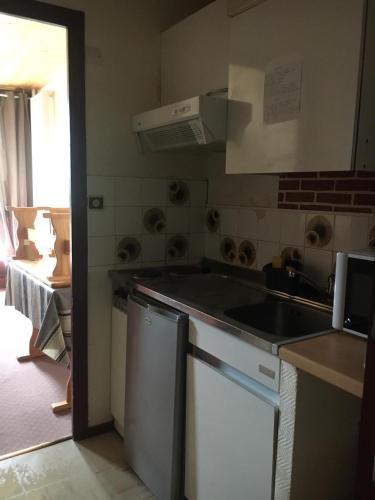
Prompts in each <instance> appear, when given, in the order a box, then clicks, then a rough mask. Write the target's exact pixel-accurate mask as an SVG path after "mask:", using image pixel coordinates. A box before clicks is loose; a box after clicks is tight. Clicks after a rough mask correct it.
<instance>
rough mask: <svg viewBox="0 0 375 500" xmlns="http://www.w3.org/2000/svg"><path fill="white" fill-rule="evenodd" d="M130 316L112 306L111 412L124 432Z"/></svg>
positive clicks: (116, 425) (116, 424)
mask: <svg viewBox="0 0 375 500" xmlns="http://www.w3.org/2000/svg"><path fill="white" fill-rule="evenodd" d="M127 322H128V316H127V314H126V313H124V312H123V311H120V310H119V309H117V308H116V307H112V354H111V413H112V415H113V418H114V420H115V427H116V429H117V431H118V432H119V433H120V434H121V435H122V436H123V434H124V410H125V366H126V365H125V362H126V333H127Z"/></svg>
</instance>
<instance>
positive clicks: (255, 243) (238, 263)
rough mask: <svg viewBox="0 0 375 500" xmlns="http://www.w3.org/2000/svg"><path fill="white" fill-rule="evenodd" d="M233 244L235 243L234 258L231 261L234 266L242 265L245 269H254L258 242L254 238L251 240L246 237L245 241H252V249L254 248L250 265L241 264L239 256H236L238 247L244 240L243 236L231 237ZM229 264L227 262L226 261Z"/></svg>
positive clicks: (256, 260)
mask: <svg viewBox="0 0 375 500" xmlns="http://www.w3.org/2000/svg"><path fill="white" fill-rule="evenodd" d="M233 240H234V242H235V244H236V259H235V261H234V262H233V265H235V266H240V267H244V268H245V269H246V268H247V269H256V268H257V262H258V242H257V241H256V240H251V239H250V238H246V240H247V241H250V243H252V245H253V247H254V250H255V259H254V262H253V263H252V264H251V266H242V264H241V262H240V260H239V258H238V254H239V249H240V245H241V243H242V242H243V241H245V238H243V237H241V238H239V237H237V238H233ZM228 264H229V262H228Z"/></svg>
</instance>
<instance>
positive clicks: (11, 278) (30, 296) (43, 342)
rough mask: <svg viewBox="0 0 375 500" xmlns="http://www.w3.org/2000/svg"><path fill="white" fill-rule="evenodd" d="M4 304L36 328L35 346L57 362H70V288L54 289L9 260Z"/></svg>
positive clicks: (66, 364) (67, 364)
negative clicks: (23, 316) (28, 320)
mask: <svg viewBox="0 0 375 500" xmlns="http://www.w3.org/2000/svg"><path fill="white" fill-rule="evenodd" d="M5 304H6V305H8V306H14V307H15V308H16V310H17V311H19V312H21V313H22V314H24V315H25V316H27V317H28V318H29V319H30V320H31V323H32V325H33V327H34V328H36V329H38V330H39V334H38V337H37V340H36V343H35V347H37V348H38V349H40V350H41V351H42V352H43V353H44V354H46V355H47V356H49V357H50V358H52V359H54V360H55V361H57V362H58V363H60V364H62V365H64V366H69V363H70V356H69V352H70V351H71V347H72V330H71V304H72V295H71V288H70V287H67V288H59V289H53V288H51V287H50V286H48V285H46V284H45V283H43V282H42V281H41V280H40V279H39V278H37V277H36V276H33V275H32V274H31V273H29V272H27V271H26V270H25V269H22V268H20V267H19V266H17V261H16V260H15V261H12V262H10V263H9V265H8V268H7V283H6V294H5Z"/></svg>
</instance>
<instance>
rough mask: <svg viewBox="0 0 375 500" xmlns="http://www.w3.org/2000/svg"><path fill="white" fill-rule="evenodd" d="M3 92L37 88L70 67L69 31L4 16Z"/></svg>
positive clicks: (0, 34)
mask: <svg viewBox="0 0 375 500" xmlns="http://www.w3.org/2000/svg"><path fill="white" fill-rule="evenodd" d="M0 40H1V43H0V88H3V89H4V88H26V89H29V88H36V89H39V88H41V87H43V86H44V85H46V84H47V83H48V82H50V81H51V80H52V79H53V77H54V75H56V73H58V72H59V70H60V71H61V69H64V68H65V65H66V61H67V59H66V57H67V51H66V29H65V28H63V27H60V26H54V25H51V24H46V23H41V22H36V21H31V20H29V19H23V18H19V17H13V16H7V15H5V14H0Z"/></svg>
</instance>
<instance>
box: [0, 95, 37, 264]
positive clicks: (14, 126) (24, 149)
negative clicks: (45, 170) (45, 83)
mask: <svg viewBox="0 0 375 500" xmlns="http://www.w3.org/2000/svg"><path fill="white" fill-rule="evenodd" d="M0 94H1V97H0V261H3V262H6V261H7V259H8V258H9V257H11V256H12V255H14V251H15V245H16V243H17V241H16V240H17V237H16V231H15V226H14V222H13V217H12V216H11V215H10V214H9V213H8V212H7V211H6V207H7V206H16V207H17V206H18V207H22V206H28V202H30V203H31V199H30V195H29V196H28V192H29V186H30V185H31V182H30V180H31V129H30V116H29V106H28V100H27V96H26V94H25V93H24V92H11V91H1V92H0Z"/></svg>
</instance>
